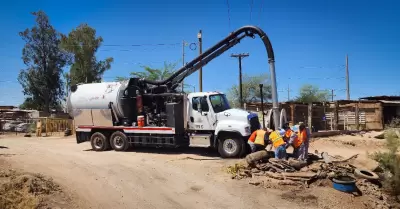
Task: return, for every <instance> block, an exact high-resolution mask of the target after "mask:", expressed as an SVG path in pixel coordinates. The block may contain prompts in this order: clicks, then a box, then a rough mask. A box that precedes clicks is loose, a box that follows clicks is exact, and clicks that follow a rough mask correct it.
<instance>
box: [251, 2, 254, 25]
mask: <svg viewBox="0 0 400 209" xmlns="http://www.w3.org/2000/svg"><path fill="white" fill-rule="evenodd" d="M253 4H254V0H250V23H251V17H252V14H253Z"/></svg>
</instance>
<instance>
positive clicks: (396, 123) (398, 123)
mask: <svg viewBox="0 0 400 209" xmlns="http://www.w3.org/2000/svg"><path fill="white" fill-rule="evenodd" d="M386 127H389V128H400V118H398V117H395V118H393V119H392V120H391V121H390V122H389V124H387V125H386Z"/></svg>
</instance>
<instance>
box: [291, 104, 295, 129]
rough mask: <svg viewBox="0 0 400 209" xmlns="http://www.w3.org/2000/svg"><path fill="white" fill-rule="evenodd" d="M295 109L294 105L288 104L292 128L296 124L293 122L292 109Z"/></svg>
mask: <svg viewBox="0 0 400 209" xmlns="http://www.w3.org/2000/svg"><path fill="white" fill-rule="evenodd" d="M295 108H296V104H290V120H291V121H292V126H294V124H296V122H295V121H294V112H295V111H294V109H295Z"/></svg>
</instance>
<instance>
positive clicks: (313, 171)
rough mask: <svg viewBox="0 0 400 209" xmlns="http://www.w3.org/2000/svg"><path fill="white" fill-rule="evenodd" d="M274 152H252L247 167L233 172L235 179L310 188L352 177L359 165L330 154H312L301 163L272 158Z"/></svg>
mask: <svg viewBox="0 0 400 209" xmlns="http://www.w3.org/2000/svg"><path fill="white" fill-rule="evenodd" d="M272 156H273V153H271V152H267V151H265V150H263V151H259V152H256V153H252V154H250V155H248V156H247V157H246V162H247V166H245V165H235V166H234V167H230V169H229V172H230V173H231V174H232V178H234V179H243V178H249V177H253V176H267V177H269V178H273V179H277V180H285V181H286V182H288V181H289V182H290V181H293V182H292V183H293V184H296V183H294V182H298V183H303V184H305V185H309V184H310V183H312V182H314V181H315V180H317V179H326V178H335V177H339V176H352V175H353V174H354V171H355V169H356V168H355V166H353V165H351V164H349V163H347V162H348V161H350V160H352V159H354V158H356V157H357V155H354V156H352V157H350V158H348V159H338V157H333V156H330V155H328V153H321V154H320V155H318V154H312V155H310V156H309V161H308V162H304V161H298V160H295V159H293V158H289V160H279V159H275V158H272Z"/></svg>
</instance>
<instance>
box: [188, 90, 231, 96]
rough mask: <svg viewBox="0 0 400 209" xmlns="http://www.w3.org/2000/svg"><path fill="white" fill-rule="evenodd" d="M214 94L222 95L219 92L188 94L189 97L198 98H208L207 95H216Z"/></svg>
mask: <svg viewBox="0 0 400 209" xmlns="http://www.w3.org/2000/svg"><path fill="white" fill-rule="evenodd" d="M216 94H224V93H223V92H219V91H204V92H193V93H189V94H188V96H189V97H199V96H209V95H216Z"/></svg>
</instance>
